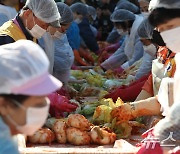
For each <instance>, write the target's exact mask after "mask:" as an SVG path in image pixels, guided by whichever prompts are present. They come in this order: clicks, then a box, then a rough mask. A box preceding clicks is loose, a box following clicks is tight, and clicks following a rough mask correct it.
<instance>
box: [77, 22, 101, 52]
mask: <svg viewBox="0 0 180 154" xmlns="http://www.w3.org/2000/svg"><path fill="white" fill-rule="evenodd" d="M78 26H79V29H80V35H81V37H82V38H83V40H84V42H85V44H86V45H87V47H88V48H89V49H90V50H91V51H93V52H97V51H98V50H99V47H98V44H97V41H96V38H95V36H94V34H93V32H92V31H91V29H90V26H89V25H88V24H79V25H78Z"/></svg>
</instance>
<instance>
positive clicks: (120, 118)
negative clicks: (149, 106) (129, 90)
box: [111, 103, 136, 123]
mask: <svg viewBox="0 0 180 154" xmlns="http://www.w3.org/2000/svg"><path fill="white" fill-rule="evenodd" d="M135 110H136V109H135V106H134V104H133V103H131V104H130V103H126V104H124V105H121V106H119V107H116V108H114V109H113V110H112V111H111V116H112V118H113V119H114V118H116V121H117V123H122V122H125V121H129V120H131V119H134V118H135V114H134V113H135Z"/></svg>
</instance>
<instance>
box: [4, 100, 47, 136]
mask: <svg viewBox="0 0 180 154" xmlns="http://www.w3.org/2000/svg"><path fill="white" fill-rule="evenodd" d="M13 102H14V103H15V104H16V105H18V106H19V107H20V108H22V109H23V110H26V124H25V125H23V126H20V125H18V124H17V123H16V122H15V121H14V120H13V119H12V118H11V117H10V116H9V115H8V116H7V118H8V119H9V121H10V122H11V123H12V124H13V125H14V126H16V129H17V130H18V131H19V132H20V133H22V134H25V135H33V134H34V133H35V132H36V131H37V130H38V129H39V128H41V127H42V126H43V125H44V123H45V121H46V119H47V117H48V112H49V105H50V102H49V99H46V102H47V105H46V106H44V107H40V108H37V107H29V108H27V109H26V108H24V106H22V105H21V104H20V103H18V102H17V101H13Z"/></svg>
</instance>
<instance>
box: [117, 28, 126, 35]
mask: <svg viewBox="0 0 180 154" xmlns="http://www.w3.org/2000/svg"><path fill="white" fill-rule="evenodd" d="M117 32H118V34H119V35H127V34H128V31H126V32H124V31H123V30H122V29H117Z"/></svg>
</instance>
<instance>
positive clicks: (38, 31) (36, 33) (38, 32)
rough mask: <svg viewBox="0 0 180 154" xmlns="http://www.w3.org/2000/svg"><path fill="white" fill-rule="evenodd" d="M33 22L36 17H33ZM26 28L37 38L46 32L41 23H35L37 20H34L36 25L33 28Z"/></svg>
mask: <svg viewBox="0 0 180 154" xmlns="http://www.w3.org/2000/svg"><path fill="white" fill-rule="evenodd" d="M33 22H34V17H33ZM26 23H27V21H26ZM26 25H27V24H26ZM26 29H27V30H28V31H29V33H30V34H31V35H32V36H33V37H34V38H37V39H39V38H41V37H42V36H43V35H44V33H46V30H45V29H43V28H41V27H40V26H39V25H37V24H35V22H34V27H33V28H32V29H31V30H29V29H28V28H26Z"/></svg>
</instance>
